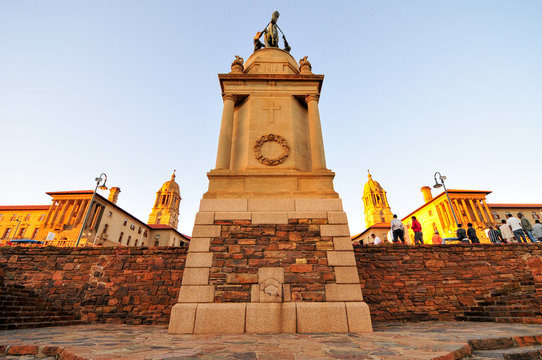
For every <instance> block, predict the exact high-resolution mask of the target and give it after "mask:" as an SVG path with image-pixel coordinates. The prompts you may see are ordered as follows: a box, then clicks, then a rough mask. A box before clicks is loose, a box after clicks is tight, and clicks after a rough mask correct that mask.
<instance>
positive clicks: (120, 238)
mask: <svg viewBox="0 0 542 360" xmlns="http://www.w3.org/2000/svg"><path fill="white" fill-rule="evenodd" d="M123 236H124V233H123V232H121V233H120V236H119V242H121V241H122V237H123Z"/></svg>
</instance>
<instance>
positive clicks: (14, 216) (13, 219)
mask: <svg viewBox="0 0 542 360" xmlns="http://www.w3.org/2000/svg"><path fill="white" fill-rule="evenodd" d="M9 220H10V221H15V220H17V214H13V215H12V216H11V219H9Z"/></svg>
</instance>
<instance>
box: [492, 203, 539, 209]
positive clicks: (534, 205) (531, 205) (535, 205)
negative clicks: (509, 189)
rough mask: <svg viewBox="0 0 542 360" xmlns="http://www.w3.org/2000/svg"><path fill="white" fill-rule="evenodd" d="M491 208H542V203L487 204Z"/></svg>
mask: <svg viewBox="0 0 542 360" xmlns="http://www.w3.org/2000/svg"><path fill="white" fill-rule="evenodd" d="M487 206H489V207H490V208H515V209H519V208H542V204H487Z"/></svg>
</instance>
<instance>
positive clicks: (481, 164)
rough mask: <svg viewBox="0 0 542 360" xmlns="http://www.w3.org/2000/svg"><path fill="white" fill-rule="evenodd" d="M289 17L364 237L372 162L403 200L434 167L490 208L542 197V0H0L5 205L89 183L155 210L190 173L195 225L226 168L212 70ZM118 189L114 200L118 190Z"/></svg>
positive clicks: (224, 66) (347, 203)
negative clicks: (314, 76) (102, 179)
mask: <svg viewBox="0 0 542 360" xmlns="http://www.w3.org/2000/svg"><path fill="white" fill-rule="evenodd" d="M274 10H279V11H280V13H281V16H280V19H279V25H280V27H281V28H282V29H283V30H284V31H285V33H286V35H287V38H288V41H289V42H290V45H291V46H292V55H293V56H294V57H295V58H296V59H299V58H301V57H303V56H305V55H308V56H309V60H310V61H311V63H312V66H313V72H315V73H318V74H324V75H326V78H325V81H324V87H323V92H322V97H321V101H320V114H321V119H322V128H323V132H324V143H325V148H326V156H327V164H328V167H329V168H330V169H332V170H333V171H335V172H336V178H335V188H336V190H337V191H338V192H339V194H340V195H341V197H342V199H343V202H344V207H345V210H346V212H347V214H348V218H349V221H350V230H351V232H352V234H354V233H357V232H360V231H361V230H363V229H364V228H365V226H364V223H363V206H362V202H361V195H362V190H363V185H364V184H365V182H366V180H367V175H366V174H367V169H371V172H372V173H373V177H374V179H375V180H377V181H379V182H380V183H381V184H382V186H383V187H384V188H385V190H386V191H387V192H388V200H389V203H390V205H391V207H392V211H393V212H395V213H398V214H399V216H402V215H405V214H407V213H408V212H409V211H411V210H413V209H414V208H416V207H418V206H419V205H421V203H422V195H421V193H420V187H421V186H423V185H430V184H431V183H432V181H433V174H434V172H435V171H437V170H438V171H441V172H442V173H443V174H445V175H447V176H448V182H447V185H448V187H449V188H462V189H479V190H492V191H493V193H492V194H491V195H489V197H488V201H489V202H532V203H542V190H541V187H540V184H541V183H542V166H541V163H542V162H541V153H542V152H541V150H540V146H541V145H540V144H541V138H542V125H541V120H542V41H541V38H542V21H540V19H542V2H541V1H495V0H492V1H471V0H468V1H467V0H465V1H462V0H453V1H432V0H427V1H414V0H411V1H350V2H346V1H345V2H337V3H335V4H333V5H332V3H331V2H329V1H321V2H300V1H295V2H292V1H267V2H262V1H260V2H255V1H246V2H236V1H227V2H226V1H215V2H203V1H201V2H200V1H166V0H163V1H150V0H149V1H20V0H17V1H15V0H12V1H6V0H4V1H1V2H0V122H1V125H2V126H1V129H2V130H1V134H2V142H1V146H2V152H1V154H2V161H1V172H0V173H1V176H0V204H4V205H8V204H47V203H49V201H50V200H49V199H50V198H49V197H48V196H47V195H46V194H45V192H46V191H55V190H75V189H90V188H93V186H94V182H93V179H94V177H95V176H97V175H98V174H100V173H101V172H105V173H107V175H108V176H109V183H108V184H109V185H111V186H119V187H120V188H121V190H122V192H121V194H120V197H119V205H120V206H122V207H123V208H125V209H126V210H127V211H129V212H131V213H132V214H134V215H135V216H137V217H139V218H140V219H141V220H144V221H146V220H147V218H148V215H149V213H150V210H151V207H152V204H153V202H154V197H155V193H156V191H157V190H158V188H159V187H160V186H161V184H162V183H163V182H164V181H166V180H167V179H169V176H170V174H171V172H172V171H173V169H177V175H178V177H177V179H178V182H179V184H180V186H181V195H182V198H183V200H182V202H181V215H180V218H181V221H180V231H182V232H184V233H187V234H190V233H191V232H192V224H193V221H194V216H195V213H196V212H197V209H198V205H199V200H200V198H201V195H202V194H203V193H204V192H205V191H206V189H207V184H208V182H207V178H206V172H207V171H208V170H210V169H211V168H213V167H214V163H215V157H216V149H217V142H218V131H219V126H220V117H221V111H222V100H221V96H220V88H219V84H218V79H217V73H225V72H229V70H230V64H231V61H232V60H233V59H234V55H240V56H242V57H244V58H245V59H247V58H248V57H249V56H250V54H251V53H252V37H253V36H254V34H255V32H256V31H258V30H260V29H262V28H263V26H265V25H266V24H267V22H268V21H269V18H270V16H271V13H272V12H273V11H274ZM105 195H106V194H105Z"/></svg>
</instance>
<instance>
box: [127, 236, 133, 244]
mask: <svg viewBox="0 0 542 360" xmlns="http://www.w3.org/2000/svg"><path fill="white" fill-rule="evenodd" d="M130 240H132V236H128V240H126V246H130Z"/></svg>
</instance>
